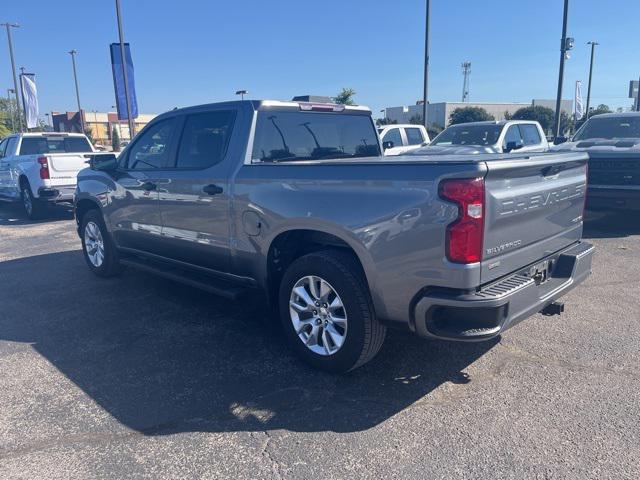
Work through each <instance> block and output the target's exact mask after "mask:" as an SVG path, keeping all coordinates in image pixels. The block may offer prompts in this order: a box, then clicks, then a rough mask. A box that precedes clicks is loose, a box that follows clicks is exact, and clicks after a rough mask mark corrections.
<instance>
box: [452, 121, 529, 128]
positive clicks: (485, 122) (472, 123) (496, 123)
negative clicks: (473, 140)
mask: <svg viewBox="0 0 640 480" xmlns="http://www.w3.org/2000/svg"><path fill="white" fill-rule="evenodd" d="M508 123H530V124H537V123H538V122H537V121H535V120H515V119H514V120H484V121H482V122H465V123H456V124H455V125H449V127H458V126H461V125H501V126H503V125H506V124H508ZM449 127H447V128H449Z"/></svg>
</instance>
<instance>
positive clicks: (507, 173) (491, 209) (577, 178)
mask: <svg viewBox="0 0 640 480" xmlns="http://www.w3.org/2000/svg"><path fill="white" fill-rule="evenodd" d="M588 159H589V156H588V155H587V154H585V153H568V154H566V153H546V154H540V155H531V156H529V157H520V158H503V159H496V160H489V161H487V162H486V165H487V175H486V178H485V190H486V194H485V195H486V197H485V201H486V207H485V208H486V216H485V231H484V242H483V244H484V247H483V257H482V264H481V282H482V283H483V284H484V283H487V282H490V281H492V280H495V279H497V278H499V277H501V276H503V275H506V274H508V273H511V272H514V271H515V270H518V269H520V268H522V267H524V266H527V265H529V264H533V263H535V262H537V261H538V260H540V259H542V258H544V257H546V256H548V255H551V254H553V253H555V252H557V251H558V250H561V249H562V248H564V247H566V246H568V245H570V244H572V243H575V242H577V241H578V240H580V238H581V236H582V215H583V210H584V201H585V193H586V186H587V162H588Z"/></svg>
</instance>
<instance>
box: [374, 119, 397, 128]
mask: <svg viewBox="0 0 640 480" xmlns="http://www.w3.org/2000/svg"><path fill="white" fill-rule="evenodd" d="M397 123H398V121H397V120H391V119H390V118H387V117H385V118H378V119H377V120H376V125H378V126H381V125H395V124H397Z"/></svg>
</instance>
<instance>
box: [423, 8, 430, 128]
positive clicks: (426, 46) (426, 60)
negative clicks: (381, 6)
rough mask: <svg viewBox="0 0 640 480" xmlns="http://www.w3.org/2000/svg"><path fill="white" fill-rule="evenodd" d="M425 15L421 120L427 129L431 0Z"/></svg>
mask: <svg viewBox="0 0 640 480" xmlns="http://www.w3.org/2000/svg"><path fill="white" fill-rule="evenodd" d="M426 2H427V4H426V15H425V28H424V89H423V91H422V101H423V102H424V103H423V104H422V120H423V121H424V127H425V128H427V126H428V122H427V104H428V103H429V102H428V95H427V94H428V87H429V33H430V32H429V30H430V28H429V25H430V24H429V22H430V17H431V0H426Z"/></svg>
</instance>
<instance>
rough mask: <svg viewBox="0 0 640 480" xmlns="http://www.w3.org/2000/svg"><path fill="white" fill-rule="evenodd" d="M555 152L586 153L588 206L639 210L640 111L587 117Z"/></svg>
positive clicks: (608, 209)
mask: <svg viewBox="0 0 640 480" xmlns="http://www.w3.org/2000/svg"><path fill="white" fill-rule="evenodd" d="M552 150H553V151H556V152H587V153H588V154H589V156H590V157H591V159H590V160H589V194H588V195H587V207H588V208H589V209H590V210H602V211H615V210H621V211H635V212H637V211H640V112H628V113H605V114H601V115H596V116H594V117H591V118H590V119H589V120H587V121H586V122H585V123H584V124H583V125H582V127H581V128H580V129H579V130H578V131H577V132H576V134H575V135H574V136H573V138H572V139H571V141H569V142H567V143H562V144H560V145H555V146H553V147H552Z"/></svg>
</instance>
